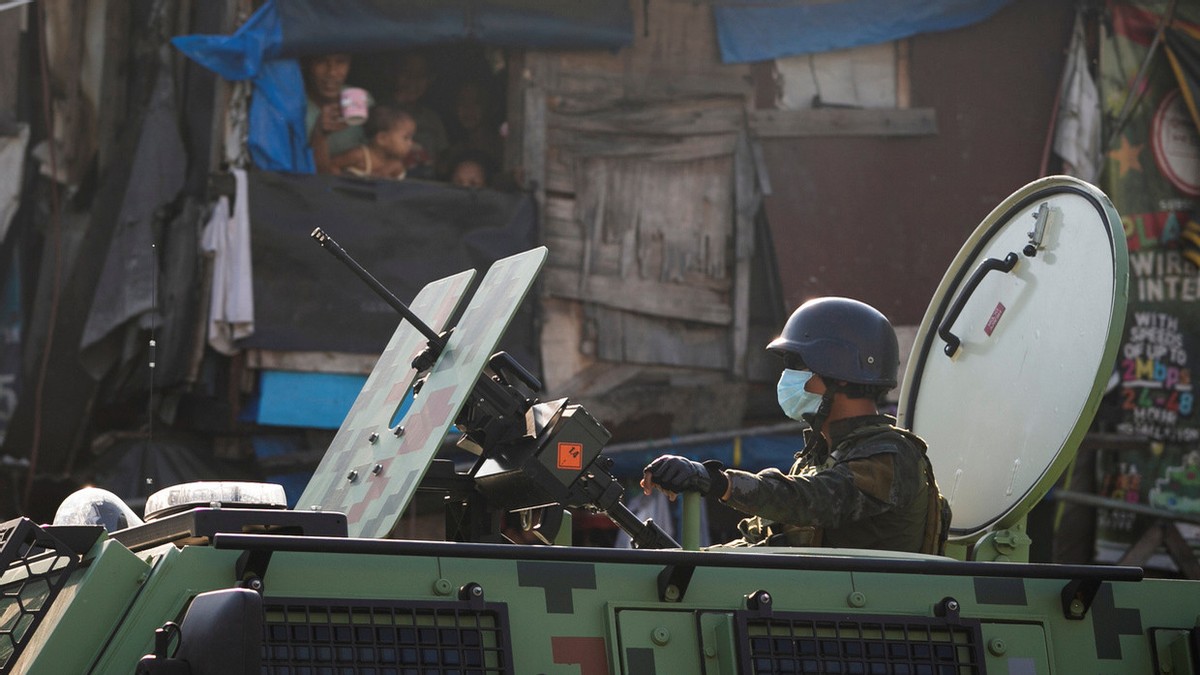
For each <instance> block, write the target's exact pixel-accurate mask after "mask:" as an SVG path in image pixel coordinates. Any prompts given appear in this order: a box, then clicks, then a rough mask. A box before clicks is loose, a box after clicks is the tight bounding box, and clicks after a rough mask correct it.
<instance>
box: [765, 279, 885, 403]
mask: <svg viewBox="0 0 1200 675" xmlns="http://www.w3.org/2000/svg"><path fill="white" fill-rule="evenodd" d="M767 351H769V352H772V353H774V354H778V355H779V356H782V357H784V359H785V360H786V361H787V362H788V363H789V367H793V368H807V369H809V370H811V371H813V372H814V373H816V374H817V375H820V376H822V377H824V378H832V379H835V380H845V381H846V382H851V383H855V384H864V385H869V386H878V387H886V388H888V389H890V388H892V387H894V386H896V371H897V370H898V369H899V367H900V347H899V345H898V344H897V343H896V331H895V330H894V329H893V328H892V324H891V323H890V322H888V320H887V317H885V316H884V315H883V314H881V313H880V312H879V310H877V309H875V308H874V307H872V306H870V305H868V304H866V303H864V302H859V301H858V300H851V299H850V298H836V297H827V298H816V299H814V300H809V301H808V302H806V303H804V304H802V305H800V306H799V307H798V308H796V311H794V312H792V315H791V317H789V318H788V320H787V323H786V324H784V326H783V334H782V335H780V336H779V337H777V338H775V339H774V340H772V341H771V343H770V344H768V345H767Z"/></svg>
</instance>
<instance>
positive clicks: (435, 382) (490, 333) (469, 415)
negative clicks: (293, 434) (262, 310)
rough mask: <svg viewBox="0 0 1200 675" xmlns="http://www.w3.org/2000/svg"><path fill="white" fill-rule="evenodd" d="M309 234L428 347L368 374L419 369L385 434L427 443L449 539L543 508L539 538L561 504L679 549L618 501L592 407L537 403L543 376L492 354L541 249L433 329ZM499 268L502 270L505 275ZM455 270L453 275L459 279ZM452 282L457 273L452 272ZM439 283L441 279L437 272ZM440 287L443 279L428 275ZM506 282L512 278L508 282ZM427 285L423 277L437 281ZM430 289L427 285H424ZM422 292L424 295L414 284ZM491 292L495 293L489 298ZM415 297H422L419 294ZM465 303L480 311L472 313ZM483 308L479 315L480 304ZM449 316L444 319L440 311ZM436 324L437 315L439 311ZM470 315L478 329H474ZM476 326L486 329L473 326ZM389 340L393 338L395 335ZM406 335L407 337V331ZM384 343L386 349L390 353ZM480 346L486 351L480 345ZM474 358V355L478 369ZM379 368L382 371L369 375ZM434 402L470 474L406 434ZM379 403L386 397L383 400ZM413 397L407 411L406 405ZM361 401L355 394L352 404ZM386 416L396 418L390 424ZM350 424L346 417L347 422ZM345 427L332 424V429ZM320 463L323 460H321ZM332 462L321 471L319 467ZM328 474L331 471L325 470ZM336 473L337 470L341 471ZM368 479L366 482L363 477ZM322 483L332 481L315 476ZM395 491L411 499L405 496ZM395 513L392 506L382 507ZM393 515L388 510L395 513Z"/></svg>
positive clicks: (645, 540)
mask: <svg viewBox="0 0 1200 675" xmlns="http://www.w3.org/2000/svg"><path fill="white" fill-rule="evenodd" d="M312 237H313V239H314V240H316V241H317V242H318V243H319V244H320V245H321V246H322V247H323V248H324V249H325V250H327V251H329V252H330V253H331V254H332V255H333V256H334V257H336V258H337V259H338V260H340V261H341V262H343V263H344V264H345V265H346V266H348V267H349V268H350V269H351V270H352V271H353V272H354V273H355V274H356V275H357V276H358V277H359V278H361V279H362V280H363V281H365V282H366V283H367V285H368V286H369V287H370V288H371V289H372V290H373V291H375V292H376V294H378V295H379V296H380V297H381V298H383V299H384V300H385V301H386V302H387V303H388V304H389V305H391V306H392V307H393V308H395V309H396V310H397V311H398V312H400V314H401V315H402V316H403V317H404V319H405V323H404V324H402V325H401V327H400V328H399V329H397V335H401V334H403V333H405V331H406V326H411V329H414V330H415V331H416V332H417V333H419V335H420V336H423V337H424V338H425V339H426V342H425V346H424V348H422V349H420V351H419V352H417V353H415V354H414V356H413V357H412V358H411V359H410V360H409V362H408V365H409V366H410V369H411V370H409V371H408V372H407V373H404V372H401V371H402V370H403V369H402V368H400V367H398V364H396V363H385V362H384V358H381V359H380V362H381V364H382V365H383V366H384V368H383V370H384V371H386V372H385V373H384V374H382V375H380V366H378V365H377V367H376V371H375V372H373V373H372V377H371V380H377V379H379V377H384V378H387V380H393V378H394V381H393V382H392V385H391V386H392V388H394V387H395V386H396V385H397V384H399V383H400V382H401V381H402V380H403V376H404V375H405V374H407V375H409V376H410V377H412V376H415V378H414V379H413V380H412V384H411V385H410V386H409V387H408V388H407V389H408V391H407V393H406V395H405V396H404V397H403V402H400V403H399V405H398V406H397V405H394V412H392V413H389V414H388V431H389V432H390V433H389V436H391V437H393V438H396V439H402V443H403V441H404V439H408V440H409V441H411V442H410V443H409V444H408V445H409V446H412V445H415V444H417V443H420V444H421V445H422V446H424V450H425V453H423V454H422V456H426V457H427V459H428V460H429V461H428V462H427V463H428V464H429V465H430V467H432V468H431V470H430V471H429V475H428V476H426V477H425V478H426V480H425V481H424V482H423V483H422V484H421V489H424V490H434V491H438V492H441V493H443V494H444V495H445V496H446V501H447V508H448V513H447V524H448V526H447V537H448V538H451V539H453V540H457V541H487V540H493V539H496V538H497V537H498V536H499V529H500V528H499V525H500V517H501V516H502V515H503V514H504V513H506V512H513V511H531V510H533V509H542V510H543V511H542V513H541V514H540V515H541V518H540V519H539V520H540V527H539V528H538V529H537V531H536V534H537V536H539V537H540V538H542V539H543V540H545V541H547V542H548V541H550V540H552V539H553V538H554V537H555V535H556V534H557V532H558V530H559V529H560V527H561V523H562V508H563V507H567V506H570V507H580V508H585V509H590V510H594V511H598V512H603V513H605V514H607V515H608V516H609V517H610V518H611V519H612V520H613V522H615V523H616V524H617V526H618V527H620V528H621V529H623V530H624V531H625V532H626V533H628V534H629V536H630V537H631V538H632V540H633V543H634V546H636V547H638V548H677V547H678V546H679V544H677V543H676V542H675V541H674V540H673V539H671V537H670V536H668V535H667V534H666V533H665V532H663V531H662V529H661V528H659V527H658V526H657V525H656V524H655V523H654V522H653V521H652V520H648V521H646V522H642V521H640V520H638V518H637V517H636V516H634V515H633V513H632V512H630V511H629V509H628V508H627V507H626V506H625V505H624V504H623V503H622V502H621V496H622V494H623V493H624V489H623V488H622V486H621V485H620V483H619V482H618V481H617V479H616V478H615V477H614V476H613V475H612V474H611V473H610V472H609V470H610V469H611V467H612V462H611V460H609V459H608V458H605V457H603V456H602V455H601V454H600V451H601V449H602V448H603V447H604V444H605V443H607V442H608V439H609V438H610V437H611V435H610V434H609V432H608V430H607V429H605V428H604V426H603V425H602V424H601V423H600V422H599V421H597V420H596V419H595V418H594V417H592V416H591V415H589V414H588V413H587V411H586V410H584V409H583V407H582V406H580V405H578V404H576V403H572V402H570V401H569V400H568V399H566V398H563V399H559V400H556V401H548V402H541V401H539V400H538V398H537V392H538V390H540V389H541V383H540V382H539V381H538V380H537V378H536V377H534V376H533V375H532V374H531V373H530V372H529V371H528V370H526V369H525V368H524V367H522V366H521V364H520V363H518V362H517V361H516V359H514V358H513V357H512V356H511V355H510V354H508V353H507V352H503V351H500V352H495V353H491V351H492V349H493V348H494V347H495V343H496V342H497V341H498V340H499V337H500V334H501V333H502V330H496V326H497V324H498V323H499V322H503V324H504V325H506V324H507V322H508V320H509V319H510V318H511V316H512V314H513V313H514V312H515V311H516V308H517V306H518V304H519V303H520V300H521V299H522V298H523V297H524V295H525V292H526V291H527V290H528V287H529V285H530V284H531V283H532V278H533V275H534V274H536V272H537V269H538V268H539V267H540V265H541V262H542V261H543V260H544V259H545V249H544V248H541V249H534V250H533V251H528V252H526V253H523V254H520V255H518V256H513V257H512V258H508V259H505V260H503V261H499V262H497V263H496V266H495V267H493V270H492V271H490V272H489V274H488V276H487V277H486V278H485V279H484V280H483V282H482V283H481V284H480V289H479V292H478V293H477V294H476V296H475V298H473V299H472V301H471V304H470V305H469V306H468V308H467V310H466V311H465V312H464V313H463V318H462V320H461V321H460V322H459V324H458V325H457V326H456V327H455V328H453V329H451V330H446V331H443V332H441V333H439V332H438V331H437V330H435V329H434V328H433V327H431V326H430V325H428V324H427V323H425V321H423V320H422V319H421V317H420V316H419V313H418V312H416V311H414V310H413V309H410V308H409V307H408V306H406V305H405V304H404V303H403V302H401V301H400V300H399V299H397V298H396V296H395V295H393V294H392V293H391V292H390V291H388V290H387V288H385V287H384V286H383V284H381V283H380V282H379V281H378V280H377V279H375V277H374V276H372V275H371V274H370V273H369V272H367V271H366V270H365V269H363V268H362V266H360V265H359V264H358V263H357V262H356V261H355V260H354V259H353V258H352V257H351V256H350V255H349V254H348V253H347V252H346V251H345V250H344V249H343V248H342V247H341V246H339V245H338V244H337V242H336V241H334V239H333V238H332V237H330V236H329V235H328V234H327V233H325V232H324V231H322V230H321V229H319V228H318V229H317V230H315V231H313V233H312ZM519 261H524V262H525V265H524V266H523V267H524V269H521V270H520V271H517V272H515V273H513V274H512V276H510V277H509V278H508V279H507V280H505V281H504V282H500V281H497V280H495V279H494V276H495V275H494V274H493V272H494V271H495V270H496V269H497V268H499V269H501V270H503V269H506V268H515V267H517V266H518V264H519ZM502 273H503V272H502ZM460 276H461V275H460ZM451 279H455V277H451ZM444 281H445V280H444ZM436 283H439V282H435V284H436ZM504 284H508V287H507V288H506V287H505V286H504ZM433 285H434V284H431V286H433ZM428 288H429V287H427V289H428ZM455 291H456V293H455V294H456V295H457V297H455V298H454V299H453V301H451V300H450V294H447V296H446V297H444V298H443V299H442V303H441V305H442V306H443V307H444V306H445V305H447V304H450V303H451V302H454V303H456V302H457V299H458V298H459V297H461V295H462V293H461V291H459V290H458V289H457V286H456V288H455ZM422 293H424V291H422ZM497 296H499V301H496V300H497ZM418 298H421V295H420V294H419V295H418ZM473 308H477V309H476V311H475V312H473V311H472V309H473ZM483 308H486V309H487V312H486V313H483V312H482V309H483ZM448 315H449V313H447V314H445V315H444V317H448ZM437 316H438V317H439V318H442V321H443V322H444V321H445V320H446V318H444V317H443V315H440V314H439V315H437ZM476 322H478V323H479V324H480V325H478V326H476V325H473V324H474V323H476ZM479 329H482V330H479ZM393 342H397V338H395V337H394V338H393ZM407 342H409V343H411V342H413V340H412V339H411V338H409V339H408V340H407ZM390 347H391V345H389V350H387V351H385V357H387V355H388V351H392V350H391V349H390ZM484 350H486V352H485V351H484ZM483 353H491V355H490V356H489V357H488V358H487V359H486V360H482V361H481V359H480V355H481V354H483ZM470 362H479V366H474V365H473V364H472V363H470ZM377 376H379V377H377ZM371 380H368V384H367V386H366V387H364V393H363V395H360V399H362V397H363V396H366V395H368V390H372V389H374V388H376V387H385V386H388V382H387V381H386V380H385V381H377V382H372V381H371ZM435 398H438V399H440V400H441V403H439V404H438V409H439V411H440V412H441V413H442V415H443V416H444V419H445V420H446V422H448V423H453V424H454V425H455V426H456V427H457V428H458V429H459V430H460V431H461V432H462V437H461V438H460V439H459V441H458V446H459V447H461V448H463V449H465V450H467V451H468V452H471V453H473V454H474V455H476V456H477V458H478V459H477V460H476V462H475V463H474V465H473V466H472V467H471V469H470V470H468V471H466V472H458V471H456V470H454V469H453V467H452V466H448V464H449V462H448V461H446V460H435V459H433V458H432V452H436V449H437V447H436V443H435V444H434V445H433V446H432V448H431V450H432V452H430V448H429V446H430V443H429V441H430V439H433V438H434V435H435V433H436V432H437V431H438V430H437V429H435V428H434V427H433V426H432V425H426V424H421V425H420V426H419V428H420V429H421V431H422V433H423V434H424V436H423V437H422V438H417V439H409V434H410V429H411V427H412V425H410V424H407V423H406V422H405V420H407V419H410V418H412V419H414V421H418V422H426V421H428V419H427V418H428V416H427V415H425V412H426V409H427V405H428V404H427V402H428V401H431V400H433V399H435ZM386 401H387V402H392V401H394V397H390V398H386ZM409 402H411V407H409V408H407V409H406V410H405V409H404V408H403V406H404V405H405V404H406V403H409ZM454 402H457V403H458V405H457V406H456V408H457V409H456V411H455V412H454V414H453V415H452V416H451V415H445V412H446V411H447V410H448V409H449V407H450V406H451V405H453V403H454ZM358 407H359V402H358V401H356V402H355V408H358ZM387 407H388V406H386V405H385V406H379V408H380V409H379V410H378V411H375V412H373V413H372V414H370V415H368V416H369V417H374V418H375V419H376V420H378V419H382V418H381V417H378V415H379V414H381V413H385V412H386V411H387ZM355 416H356V411H355V410H354V409H352V410H351V413H350V415H349V416H348V423H349V424H350V425H351V426H354V425H355V424H357V423H356V422H355V421H354V418H355ZM393 422H394V424H393ZM448 426H449V424H444V425H443V427H442V429H441V430H440V431H441V433H440V434H438V435H437V439H436V440H437V441H440V439H441V436H442V435H444V434H445V431H446V429H447V428H448ZM345 429H346V425H343V430H345ZM341 435H342V433H341V432H340V431H339V436H341ZM381 438H382V436H381V435H380V434H379V433H378V432H370V433H368V435H367V441H368V444H369V445H377V444H378V443H379V441H380V439H381ZM338 445H339V443H338V439H337V438H335V440H334V444H333V445H332V446H331V448H330V451H329V453H327V455H326V459H327V460H328V459H329V457H330V456H334V457H337V456H338V455H339V454H341V452H340V451H339V449H338ZM408 452H411V450H409V449H408V448H406V447H400V448H397V454H399V455H407V454H408ZM416 461H417V460H416V459H413V460H412V462H410V463H409V466H410V467H412V468H411V470H410V473H412V472H415V471H418V470H420V471H421V472H422V473H424V469H425V468H426V467H424V466H422V467H416V466H415V463H416ZM382 462H383V458H382V457H380V461H379V462H376V463H375V464H374V465H372V466H371V467H370V470H369V472H366V473H369V474H370V475H371V476H379V475H381V474H383V473H384V471H385V470H386V469H387V468H388V467H385V466H384V464H383V463H382ZM326 464H327V462H326V461H323V462H322V467H326ZM333 466H339V467H341V468H346V466H345V465H344V463H341V464H339V463H337V462H336V461H335V462H334V463H333ZM326 469H328V467H326ZM322 473H323V471H322V468H321V467H319V468H318V470H317V475H315V476H314V478H313V481H312V482H311V483H310V487H309V490H306V491H305V496H304V497H301V507H304V506H305V501H306V497H308V496H309V492H310V491H311V490H312V489H313V484H322V481H321V479H320V476H321V475H322ZM325 473H328V471H326V472H325ZM339 473H340V471H339ZM363 475H364V472H360V471H359V470H358V469H356V468H353V467H349V470H348V472H347V473H346V474H345V476H346V477H345V479H344V480H345V482H346V483H348V484H350V485H349V486H339V485H337V484H333V487H334V490H333V492H332V493H331V494H327V495H326V496H327V497H328V496H336V494H337V492H338V487H342V488H343V489H345V488H347V487H352V485H353V484H354V483H355V482H356V481H358V480H360V478H361V477H362V476H363ZM368 479H369V478H368ZM323 484H325V485H327V486H328V485H330V483H329V482H325V483H323ZM412 487H413V485H412V481H411V479H410V480H408V481H406V482H405V483H404V484H403V485H402V489H403V490H404V491H406V492H407V494H408V496H409V497H411V489H412ZM376 493H377V494H375V495H374V496H372V497H371V499H372V500H373V501H374V500H383V501H384V502H385V503H394V502H396V501H397V495H396V494H395V493H393V494H390V495H389V494H387V493H386V491H385V490H383V489H379V490H376ZM400 498H401V499H403V500H404V501H405V502H407V499H406V498H405V497H404V496H403V495H401V496H400ZM376 506H380V507H381V506H382V505H380V504H368V503H366V502H359V503H358V504H357V505H351V507H350V509H349V510H348V512H347V514H348V515H349V516H351V517H352V519H351V523H352V527H353V522H354V520H353V514H354V512H355V511H356V507H357V511H358V512H359V513H366V512H369V511H370V510H371V509H372V508H374V507H376ZM389 511H395V509H389ZM402 511H403V509H402V508H401V509H400V510H399V511H395V516H397V517H398V515H399V513H400V512H402Z"/></svg>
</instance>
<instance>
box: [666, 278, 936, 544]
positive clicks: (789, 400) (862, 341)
mask: <svg viewBox="0 0 1200 675" xmlns="http://www.w3.org/2000/svg"><path fill="white" fill-rule="evenodd" d="M767 350H768V351H770V352H772V353H774V354H776V355H778V356H780V357H782V359H783V365H784V370H783V374H782V375H781V376H780V378H779V384H778V386H777V389H776V392H777V397H778V400H779V405H780V407H781V408H783V411H784V413H786V414H787V416H788V417H791V418H792V419H795V420H797V421H803V422H806V423H808V425H809V428H808V429H806V430H805V432H804V436H805V443H804V449H803V450H802V451H801V452H799V453H796V462H795V464H793V465H792V468H791V470H790V471H789V472H788V473H787V474H784V473H783V472H781V471H779V470H778V469H774V468H772V469H765V470H763V471H760V472H758V473H749V472H746V471H739V470H737V469H726V468H724V467H723V466H722V465H721V463H720V462H717V461H712V460H710V461H708V462H704V463H700V462H696V461H692V460H690V459H687V458H685V457H678V456H675V455H663V456H661V457H659V458H657V459H655V460H654V461H653V462H651V463H650V464H649V465H648V466H647V467H646V468H645V470H644V473H643V477H642V488H643V489H644V490H645V492H646V494H650V493H651V491H652V489H653V488H654V487H658V488H659V489H661V490H663V491H665V492H667V494H669V495H671V496H672V497H674V494H675V493H679V492H687V491H692V492H699V493H700V494H702V495H706V496H709V497H712V498H716V499H719V500H720V501H721V502H723V503H725V504H728V505H729V506H731V507H733V508H735V509H737V510H738V511H741V512H743V513H747V514H750V515H751V517H750V518H746V519H745V520H743V521H741V523H739V525H738V529H739V530H740V531H741V533H742V538H741V539H738V540H735V541H733V542H730V543H728V544H724V545H723V546H756V545H770V546H830V547H843V548H870V549H885V550H895V551H913V552H923V553H942V552H943V550H944V545H945V541H946V534H947V532H948V529H949V524H950V512H949V507H948V506H947V505H946V502H945V500H944V499H943V498H942V497H941V495H940V493H939V492H938V488H937V483H936V482H935V481H934V477H933V467H932V466H931V465H930V463H929V459H928V458H927V457H926V456H925V442H924V441H922V440H921V439H920V438H919V437H917V436H916V435H914V434H912V433H911V432H909V431H906V430H904V429H900V428H898V427H896V426H895V421H896V420H895V418H893V417H890V416H888V415H883V414H880V412H879V408H878V406H877V403H876V401H877V400H878V399H879V398H880V397H881V396H882V395H883V394H884V393H886V392H887V391H888V390H890V389H892V388H893V387H895V386H896V371H897V369H898V367H899V348H898V346H897V343H896V333H895V331H894V330H893V329H892V326H891V324H890V323H889V322H888V320H887V318H886V317H885V316H883V314H881V313H879V312H878V311H877V310H875V309H874V308H873V307H871V306H870V305H867V304H864V303H862V302H858V301H857V300H851V299H848V298H835V297H827V298H818V299H816V300H810V301H809V302H806V303H804V304H803V305H801V306H800V307H799V308H798V309H796V311H795V312H793V313H792V316H791V317H790V318H789V319H788V321H787V324H786V325H784V327H783V334H782V335H780V336H779V337H778V338H776V339H775V340H773V341H772V342H771V343H770V344H769V345H767Z"/></svg>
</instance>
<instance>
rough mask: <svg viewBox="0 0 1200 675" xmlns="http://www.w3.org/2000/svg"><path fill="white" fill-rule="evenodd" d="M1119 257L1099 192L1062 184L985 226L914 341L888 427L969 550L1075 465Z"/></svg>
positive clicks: (1118, 301) (1040, 189)
mask: <svg viewBox="0 0 1200 675" xmlns="http://www.w3.org/2000/svg"><path fill="white" fill-rule="evenodd" d="M1128 277H1129V269H1128V253H1127V251H1126V248H1125V236H1124V233H1123V230H1122V227H1121V219H1120V216H1119V215H1118V214H1117V212H1116V210H1115V209H1114V208H1113V206H1112V203H1111V202H1109V200H1108V198H1107V197H1106V196H1105V195H1104V193H1103V192H1100V191H1099V190H1098V189H1096V188H1095V187H1093V186H1092V185H1089V184H1087V183H1084V182H1082V181H1080V180H1077V179H1074V178H1071V177H1068V176H1052V177H1050V178H1043V179H1040V180H1038V181H1035V182H1033V183H1030V184H1029V185H1027V186H1025V187H1023V188H1021V189H1020V190H1018V191H1017V192H1016V193H1014V194H1013V195H1012V196H1010V197H1009V198H1008V199H1006V200H1004V202H1002V203H1001V204H1000V205H999V206H998V207H996V208H995V210H993V211H992V212H991V213H990V214H989V215H988V216H987V218H985V219H984V221H983V223H981V224H980V225H979V227H978V228H977V229H976V230H975V232H974V233H973V234H972V235H971V237H970V238H969V239H968V240H967V242H966V244H965V245H964V246H963V248H962V250H960V251H959V253H958V256H957V257H956V258H955V259H954V262H953V263H952V264H951V266H950V269H949V270H948V271H947V272H946V275H945V277H943V278H942V282H941V284H940V285H939V286H938V289H937V292H936V293H935V294H934V296H933V301H932V302H931V303H930V305H929V309H928V310H927V311H926V313H925V318H924V319H923V320H922V322H921V326H920V328H919V330H918V332H917V335H916V338H915V342H914V344H913V351H912V354H911V355H910V357H909V360H908V366H907V368H906V370H905V373H904V381H903V382H902V388H901V395H900V402H899V409H898V417H899V421H900V424H901V426H905V427H908V428H909V429H911V430H912V431H913V432H914V433H916V434H918V435H919V436H921V437H922V438H924V439H925V440H926V442H928V444H929V458H930V460H931V461H932V462H933V467H934V472H935V474H936V476H937V481H938V485H939V487H940V488H941V491H942V493H943V494H944V495H945V496H946V498H947V499H948V500H949V501H950V504H951V507H952V508H953V510H954V516H953V518H952V520H951V525H950V538H951V539H952V540H955V541H960V542H970V541H974V540H976V539H978V538H979V537H980V536H982V535H983V534H985V533H987V532H988V531H991V530H994V529H1001V528H1005V527H1010V526H1011V525H1013V524H1015V523H1017V522H1018V521H1019V520H1020V519H1021V517H1022V516H1024V515H1025V514H1026V513H1027V512H1028V511H1029V509H1031V508H1032V507H1033V505H1034V504H1036V503H1037V501H1038V500H1039V499H1041V498H1042V496H1043V495H1045V494H1046V491H1047V490H1049V489H1050V487H1051V486H1052V485H1053V484H1054V481H1055V480H1056V479H1057V478H1058V476H1059V474H1061V473H1062V471H1063V469H1064V468H1065V467H1066V466H1067V464H1069V463H1070V461H1071V459H1072V458H1073V457H1074V455H1075V450H1076V448H1077V447H1078V445H1079V442H1080V440H1082V438H1083V435H1084V434H1085V433H1086V432H1087V429H1088V426H1089V425H1090V424H1091V421H1092V418H1093V416H1094V415H1095V413H1096V407H1097V406H1098V405H1099V402H1100V398H1101V396H1102V394H1103V390H1104V386H1105V383H1106V382H1107V381H1108V379H1109V376H1110V375H1111V373H1112V369H1113V367H1114V361H1115V358H1116V352H1117V345H1118V342H1119V341H1120V337H1121V330H1122V327H1123V325H1124V320H1125V302H1126V295H1127V291H1128Z"/></svg>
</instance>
